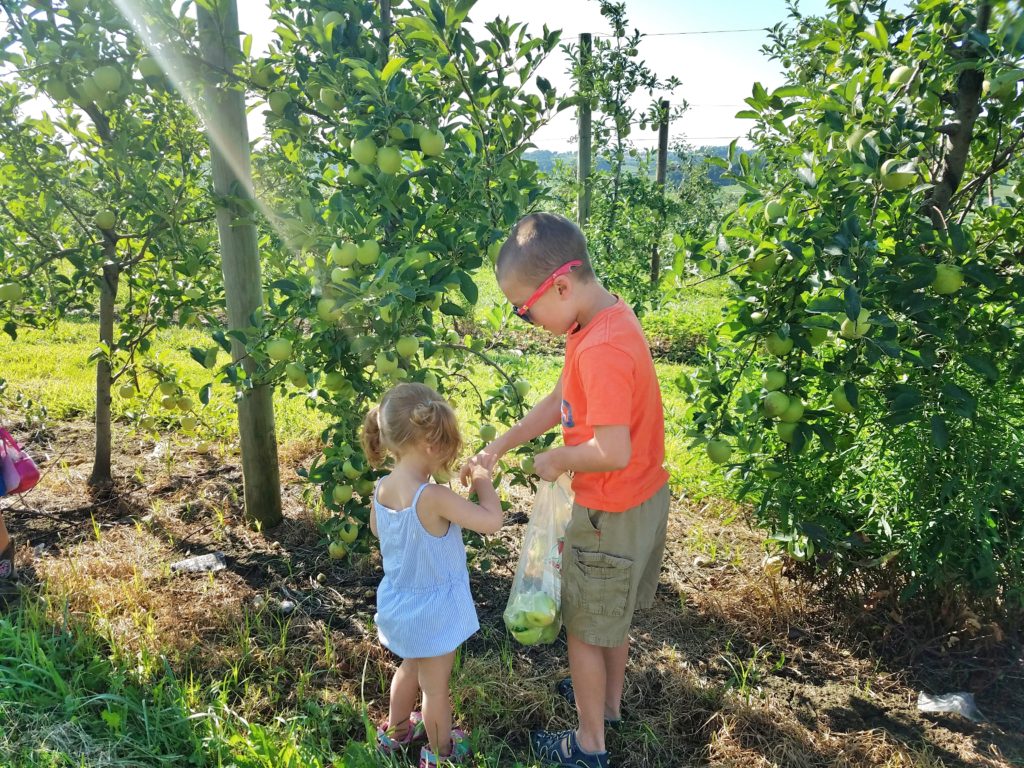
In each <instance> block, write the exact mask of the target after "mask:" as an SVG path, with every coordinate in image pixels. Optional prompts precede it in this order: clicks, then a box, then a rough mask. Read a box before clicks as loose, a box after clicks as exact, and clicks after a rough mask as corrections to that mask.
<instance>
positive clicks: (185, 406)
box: [175, 395, 195, 411]
mask: <svg viewBox="0 0 1024 768" xmlns="http://www.w3.org/2000/svg"><path fill="white" fill-rule="evenodd" d="M175 405H177V406H178V410H179V411H191V410H192V408H193V407H194V406H195V403H194V402H193V401H192V398H191V397H189V396H188V395H182V396H181V397H179V398H178V399H177V401H176V402H175Z"/></svg>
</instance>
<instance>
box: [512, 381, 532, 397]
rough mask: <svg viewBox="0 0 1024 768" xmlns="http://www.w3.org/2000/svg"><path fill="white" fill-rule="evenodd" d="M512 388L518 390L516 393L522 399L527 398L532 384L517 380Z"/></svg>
mask: <svg viewBox="0 0 1024 768" xmlns="http://www.w3.org/2000/svg"><path fill="white" fill-rule="evenodd" d="M512 386H514V387H515V388H516V393H517V394H518V395H519V396H520V397H526V396H527V395H528V394H529V393H530V382H528V381H527V380H526V379H516V380H515V382H514V383H513V384H512Z"/></svg>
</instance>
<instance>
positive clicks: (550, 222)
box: [495, 213, 596, 285]
mask: <svg viewBox="0 0 1024 768" xmlns="http://www.w3.org/2000/svg"><path fill="white" fill-rule="evenodd" d="M576 259H579V260H580V261H582V262H583V264H582V265H581V266H579V267H576V268H575V269H574V270H573V271H572V273H571V274H572V275H574V276H575V278H576V279H578V280H582V281H583V282H590V281H591V280H594V279H596V277H595V275H594V268H593V267H592V266H591V265H590V256H589V255H588V254H587V238H586V237H584V235H583V232H581V231H580V228H579V227H577V226H576V225H575V224H574V223H573V222H571V221H569V220H568V219H567V218H565V217H564V216H559V215H558V214H555V213H531V214H529V215H527V216H524V217H523V218H521V219H520V220H519V221H518V222H516V225H515V226H514V227H512V232H511V233H509V236H508V240H506V241H505V244H504V245H502V246H501V250H500V251H499V252H498V261H497V264H495V270H496V271H497V273H498V280H502V279H504V278H505V277H506V276H508V275H510V274H514V275H515V277H516V279H517V280H519V281H521V282H523V283H527V284H534V285H540V284H541V283H542V282H544V281H545V280H546V279H547V278H548V277H550V276H551V273H553V272H554V271H555V270H556V269H558V268H559V267H560V266H562V265H563V264H566V263H568V262H570V261H574V260H576Z"/></svg>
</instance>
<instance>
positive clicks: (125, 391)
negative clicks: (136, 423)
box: [117, 384, 138, 400]
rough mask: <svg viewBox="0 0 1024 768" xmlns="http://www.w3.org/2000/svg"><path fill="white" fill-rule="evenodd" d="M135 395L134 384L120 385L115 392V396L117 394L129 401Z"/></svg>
mask: <svg viewBox="0 0 1024 768" xmlns="http://www.w3.org/2000/svg"><path fill="white" fill-rule="evenodd" d="M137 393H138V390H137V389H135V385H134V384H122V385H121V387H120V388H119V389H118V390H117V394H119V395H120V396H121V397H123V398H124V399H125V400H130V399H131V398H133V397H135V395H136V394H137Z"/></svg>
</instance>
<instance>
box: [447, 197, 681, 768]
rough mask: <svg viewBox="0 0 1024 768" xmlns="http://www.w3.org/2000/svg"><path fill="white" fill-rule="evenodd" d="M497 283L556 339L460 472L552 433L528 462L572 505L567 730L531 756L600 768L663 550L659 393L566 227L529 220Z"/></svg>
mask: <svg viewBox="0 0 1024 768" xmlns="http://www.w3.org/2000/svg"><path fill="white" fill-rule="evenodd" d="M497 276H498V284H499V286H500V287H501V290H502V292H503V293H504V294H505V296H506V297H507V298H508V300H509V301H510V302H512V305H513V310H514V311H515V313H516V314H517V315H518V316H519V317H521V318H523V319H524V320H526V321H528V322H531V323H534V324H536V325H539V326H540V327H542V328H544V329H545V330H546V331H548V332H549V333H553V334H556V335H558V336H561V335H565V336H566V346H565V365H564V367H563V369H562V375H561V376H560V377H559V380H558V383H557V384H556V385H555V387H554V389H553V390H552V391H551V393H550V394H548V395H547V396H546V397H544V398H543V399H542V400H541V401H540V402H538V403H537V404H536V405H535V406H534V407H533V409H532V410H531V411H530V412H529V413H528V414H527V415H526V416H525V417H523V419H522V421H520V422H519V423H518V424H516V425H515V426H513V427H512V428H511V429H509V430H508V431H507V432H505V433H504V434H502V435H500V436H499V437H497V438H496V439H495V440H494V441H492V442H491V443H489V444H488V445H487V446H486V447H485V448H484V449H483V450H482V451H481V452H480V453H478V454H477V455H476V456H474V457H473V458H472V459H470V461H469V462H468V463H467V464H466V466H464V467H463V469H462V474H463V475H464V476H465V475H468V474H469V472H470V470H471V465H473V464H482V465H484V466H485V467H487V468H488V469H493V468H494V465H495V464H496V463H497V461H498V459H500V458H501V456H503V455H504V454H505V453H507V452H508V451H509V450H511V449H512V448H515V447H516V446H518V445H522V444H523V443H526V442H528V441H530V440H532V439H533V438H535V437H537V436H539V435H541V434H543V433H544V432H546V431H547V430H549V429H551V428H552V427H553V426H555V425H556V424H559V423H560V424H561V425H562V434H563V438H564V443H565V444H564V446H562V447H558V448H554V449H552V450H549V451H545V452H543V453H541V454H538V455H537V456H536V457H535V458H534V471H535V472H536V473H537V475H539V476H540V477H541V478H542V479H544V480H555V479H556V478H557V477H558V476H559V475H561V474H562V473H563V472H573V473H574V476H573V490H574V491H575V504H574V506H573V512H572V519H571V521H570V523H569V526H568V528H567V529H566V532H565V547H564V553H563V555H562V615H563V619H564V621H565V627H566V635H567V638H568V645H569V672H570V676H571V677H570V678H568V679H566V680H563V681H561V682H560V683H559V684H558V686H557V688H558V691H559V693H560V694H561V695H562V696H564V697H565V698H566V699H568V700H569V701H570V702H573V701H574V702H575V704H576V708H577V711H578V713H579V728H578V729H576V730H574V731H573V730H570V731H562V732H551V731H534V732H533V733H532V734H531V739H530V741H531V744H532V745H533V748H534V751H535V752H536V753H537V756H538V757H539V758H540V759H542V760H544V761H546V762H548V763H551V764H554V765H562V766H576V767H577V768H606V766H607V765H608V753H607V751H606V749H605V724H606V723H607V724H612V725H614V724H616V723H617V722H618V721H619V720H620V718H621V714H620V707H621V701H622V688H623V683H624V680H625V673H626V660H627V658H628V655H629V627H630V624H631V622H632V618H633V612H634V610H635V609H637V608H649V607H650V606H651V604H652V603H653V602H654V590H655V588H656V587H657V584H658V575H659V572H660V569H661V561H662V557H663V555H664V550H665V528H666V524H667V521H668V509H669V492H668V485H667V481H668V473H667V472H666V471H665V468H664V467H663V463H664V459H665V423H664V413H663V410H662V403H661V391H660V389H659V387H658V380H657V377H656V375H655V371H654V362H653V360H652V359H651V353H650V349H649V347H648V344H647V339H646V338H645V337H644V333H643V330H642V329H641V327H640V323H639V321H638V320H637V318H636V315H634V314H633V311H632V310H631V309H630V307H629V306H628V305H627V304H625V303H624V302H623V301H622V300H621V299H620V298H618V297H617V296H615V295H613V294H611V293H609V292H608V291H607V290H606V289H605V288H604V286H603V285H601V283H600V282H599V281H598V280H597V278H596V276H595V275H594V271H593V269H592V268H591V266H590V259H589V257H588V255H587V244H586V239H585V238H584V236H583V233H582V232H581V231H580V230H579V228H578V227H577V226H576V225H575V224H573V223H572V222H571V221H569V220H568V219H565V218H563V217H561V216H556V215H554V214H549V213H535V214H530V215H529V216H526V217H524V218H523V219H521V220H520V221H519V222H518V223H517V224H516V225H515V227H514V228H513V229H512V232H511V234H510V236H509V239H508V240H507V241H506V242H505V244H504V245H503V246H502V248H501V251H500V253H499V255H498V263H497Z"/></svg>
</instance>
